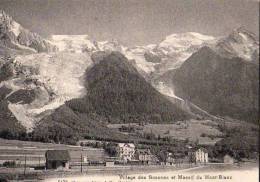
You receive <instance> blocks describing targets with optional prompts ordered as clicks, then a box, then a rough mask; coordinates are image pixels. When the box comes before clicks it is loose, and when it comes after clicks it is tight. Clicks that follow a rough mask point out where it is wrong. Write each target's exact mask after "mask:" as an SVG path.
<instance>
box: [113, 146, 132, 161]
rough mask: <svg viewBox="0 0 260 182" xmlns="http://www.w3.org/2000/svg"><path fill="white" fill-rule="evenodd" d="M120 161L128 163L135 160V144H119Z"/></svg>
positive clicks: (118, 154)
mask: <svg viewBox="0 0 260 182" xmlns="http://www.w3.org/2000/svg"><path fill="white" fill-rule="evenodd" d="M116 151H117V156H118V158H119V159H120V160H122V161H124V162H127V161H132V160H133V159H134V154H135V145H134V144H133V143H119V144H118V145H117V148H116Z"/></svg>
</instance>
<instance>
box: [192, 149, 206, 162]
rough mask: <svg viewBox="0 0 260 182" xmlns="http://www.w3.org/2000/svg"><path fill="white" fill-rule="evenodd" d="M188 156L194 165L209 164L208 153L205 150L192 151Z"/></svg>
mask: <svg viewBox="0 0 260 182" xmlns="http://www.w3.org/2000/svg"><path fill="white" fill-rule="evenodd" d="M188 155H189V158H190V161H191V162H194V163H208V162H209V156H208V151H207V150H206V149H205V148H199V149H192V151H190V152H189V154H188Z"/></svg>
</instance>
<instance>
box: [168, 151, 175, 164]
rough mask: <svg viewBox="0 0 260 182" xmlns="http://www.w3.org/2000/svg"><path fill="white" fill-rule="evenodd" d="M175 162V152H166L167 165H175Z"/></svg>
mask: <svg viewBox="0 0 260 182" xmlns="http://www.w3.org/2000/svg"><path fill="white" fill-rule="evenodd" d="M174 163H175V159H174V157H173V153H171V152H167V153H166V165H167V166H172V165H174Z"/></svg>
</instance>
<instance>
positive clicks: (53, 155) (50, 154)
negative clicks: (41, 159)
mask: <svg viewBox="0 0 260 182" xmlns="http://www.w3.org/2000/svg"><path fill="white" fill-rule="evenodd" d="M45 157H46V160H57V161H69V160H70V154H69V152H68V151H67V150H47V151H46V153H45Z"/></svg>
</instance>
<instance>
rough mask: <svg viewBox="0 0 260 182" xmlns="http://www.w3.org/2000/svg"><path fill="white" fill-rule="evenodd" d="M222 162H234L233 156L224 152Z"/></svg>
mask: <svg viewBox="0 0 260 182" xmlns="http://www.w3.org/2000/svg"><path fill="white" fill-rule="evenodd" d="M223 162H224V163H225V164H234V158H233V157H231V156H230V155H228V154H226V155H225V156H224V157H223Z"/></svg>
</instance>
